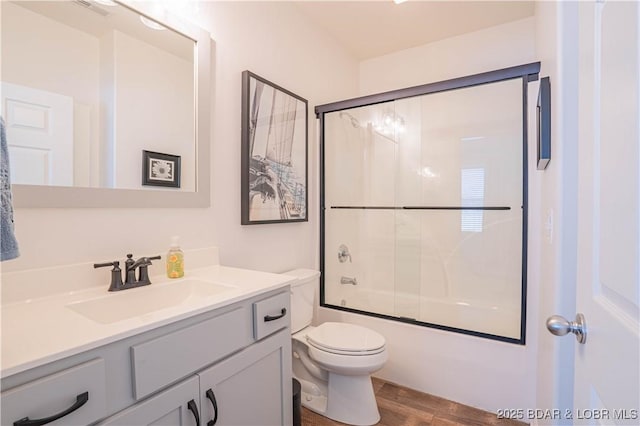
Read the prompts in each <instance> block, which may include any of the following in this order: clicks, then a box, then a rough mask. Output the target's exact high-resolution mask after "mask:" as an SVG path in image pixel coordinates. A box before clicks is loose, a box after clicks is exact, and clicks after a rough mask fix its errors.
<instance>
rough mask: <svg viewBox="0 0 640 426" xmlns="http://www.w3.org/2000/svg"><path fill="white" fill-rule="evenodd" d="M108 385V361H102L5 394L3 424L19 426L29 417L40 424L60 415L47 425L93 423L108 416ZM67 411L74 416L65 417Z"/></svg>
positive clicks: (16, 388) (84, 364)
mask: <svg viewBox="0 0 640 426" xmlns="http://www.w3.org/2000/svg"><path fill="white" fill-rule="evenodd" d="M105 381H106V373H105V364H104V360H103V359H101V358H98V359H94V360H92V361H88V362H86V363H83V364H80V365H77V366H75V367H72V368H69V369H66V370H63V371H60V372H58V373H55V374H51V375H49V376H45V377H42V378H40V379H37V380H34V381H32V382H28V383H25V384H24V385H21V386H18V387H15V388H13V389H9V390H7V391H5V392H2V396H1V398H2V417H1V418H2V421H1V422H0V424H3V425H13V424H18V425H19V424H20V423H14V422H16V421H18V420H21V419H24V418H25V417H28V418H29V420H38V419H43V418H47V417H51V416H54V415H60V414H63V415H62V416H61V417H60V418H59V419H57V420H54V421H52V422H50V423H47V424H51V425H81V424H89V423H93V422H95V421H96V420H98V419H101V418H103V417H104V416H106V414H107V400H106V384H105ZM85 400H86V402H84V401H85ZM76 407H77V408H76ZM72 408H75V409H74V410H71V409H72ZM65 411H70V412H69V413H68V414H66V415H64V414H65Z"/></svg>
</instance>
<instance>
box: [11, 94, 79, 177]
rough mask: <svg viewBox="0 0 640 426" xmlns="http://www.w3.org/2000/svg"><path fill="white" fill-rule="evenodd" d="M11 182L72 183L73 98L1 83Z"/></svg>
mask: <svg viewBox="0 0 640 426" xmlns="http://www.w3.org/2000/svg"><path fill="white" fill-rule="evenodd" d="M0 113H1V114H2V116H3V117H4V119H5V123H6V131H7V145H8V147H9V157H10V161H11V183H12V184H16V183H19V184H30V185H61V186H71V185H73V99H72V98H70V97H68V96H63V95H58V94H56V93H51V92H45V91H43V90H37V89H32V88H30V87H25V86H19V85H17V84H10V83H5V82H3V83H2V109H1V111H0Z"/></svg>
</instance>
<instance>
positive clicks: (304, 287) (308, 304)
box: [284, 269, 320, 334]
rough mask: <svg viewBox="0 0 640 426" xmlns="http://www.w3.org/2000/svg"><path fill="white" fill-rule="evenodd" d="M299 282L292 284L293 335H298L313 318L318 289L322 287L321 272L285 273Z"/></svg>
mask: <svg viewBox="0 0 640 426" xmlns="http://www.w3.org/2000/svg"><path fill="white" fill-rule="evenodd" d="M284 274H285V275H291V276H294V277H296V278H297V279H298V280H297V281H296V282H294V283H292V284H291V333H292V334H293V333H297V332H298V331H300V330H302V329H303V328H305V327H306V326H308V325H311V319H312V318H313V307H314V305H315V298H316V289H317V288H319V286H320V271H315V270H313V269H294V270H293V271H288V272H285V273H284Z"/></svg>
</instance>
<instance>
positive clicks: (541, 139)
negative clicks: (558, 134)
mask: <svg viewBox="0 0 640 426" xmlns="http://www.w3.org/2000/svg"><path fill="white" fill-rule="evenodd" d="M536 124H537V126H536V129H537V131H538V135H537V152H538V155H537V157H538V163H537V169H538V170H544V169H546V168H547V166H548V165H549V161H551V82H550V81H549V77H542V78H541V79H540V88H539V89H538V105H537V108H536Z"/></svg>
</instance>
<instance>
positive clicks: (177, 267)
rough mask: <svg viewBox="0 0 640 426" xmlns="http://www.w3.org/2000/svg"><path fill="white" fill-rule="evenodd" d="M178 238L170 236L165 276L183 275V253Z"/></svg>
mask: <svg viewBox="0 0 640 426" xmlns="http://www.w3.org/2000/svg"><path fill="white" fill-rule="evenodd" d="M178 240H179V238H178V237H173V238H171V246H170V247H169V253H167V277H169V278H182V277H184V253H183V251H182V250H181V249H180V244H179V243H178Z"/></svg>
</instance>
